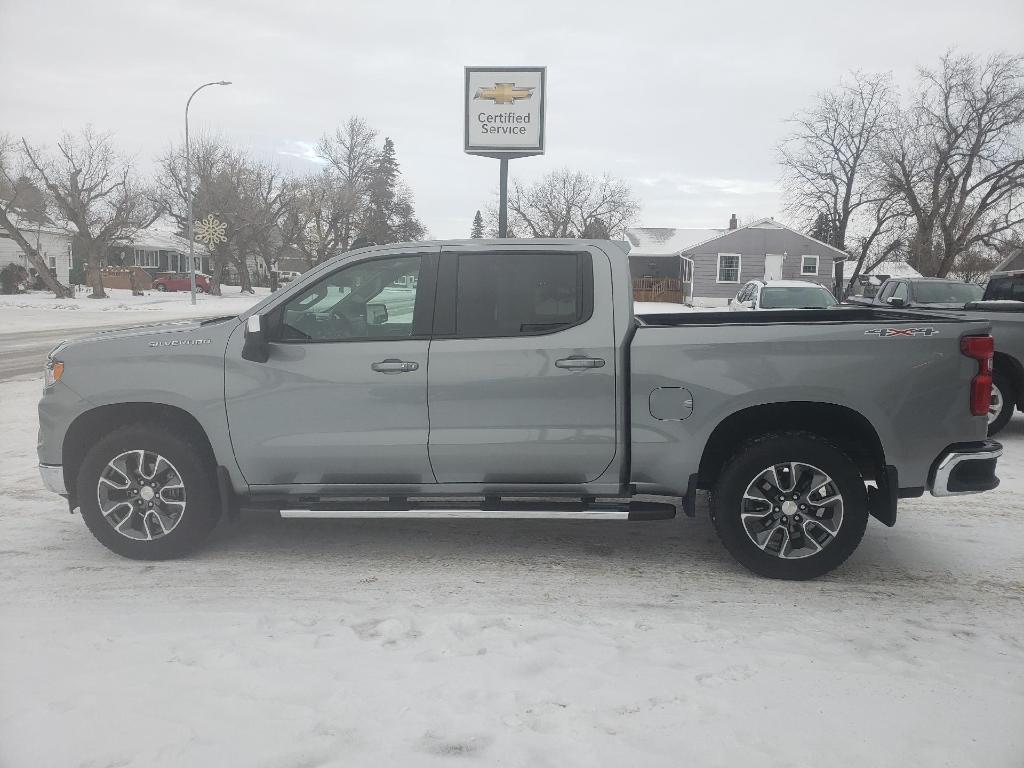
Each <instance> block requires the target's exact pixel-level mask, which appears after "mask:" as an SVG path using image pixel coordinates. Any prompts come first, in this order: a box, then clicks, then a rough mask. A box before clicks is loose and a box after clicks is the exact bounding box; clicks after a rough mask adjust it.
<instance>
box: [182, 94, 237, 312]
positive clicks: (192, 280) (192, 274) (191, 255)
mask: <svg viewBox="0 0 1024 768" xmlns="http://www.w3.org/2000/svg"><path fill="white" fill-rule="evenodd" d="M211 85H231V81H230V80H217V81H216V82H213V83H203V84H202V85H200V86H199V87H198V88H196V89H195V90H194V91H192V95H191V96H189V97H188V101H186V102H185V191H186V194H187V195H188V276H189V285H190V287H191V291H192V304H193V305H194V304H195V303H196V259H195V248H196V238H195V232H193V229H194V228H195V225H194V223H193V221H192V197H193V193H192V151H191V147H190V146H189V142H188V108H189V107H190V106H191V105H192V99H194V98H195V95H196V94H197V93H199V92H200V91H201V90H203V88H206V87H208V86H211Z"/></svg>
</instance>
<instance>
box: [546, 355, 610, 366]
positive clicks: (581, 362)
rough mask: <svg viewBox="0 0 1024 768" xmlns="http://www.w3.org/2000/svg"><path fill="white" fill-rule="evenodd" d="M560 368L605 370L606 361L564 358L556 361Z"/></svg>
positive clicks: (586, 358)
mask: <svg viewBox="0 0 1024 768" xmlns="http://www.w3.org/2000/svg"><path fill="white" fill-rule="evenodd" d="M555 365H556V366H557V367H559V368H603V367H604V360H602V359H601V358H600V357H563V358H562V359H561V360H555Z"/></svg>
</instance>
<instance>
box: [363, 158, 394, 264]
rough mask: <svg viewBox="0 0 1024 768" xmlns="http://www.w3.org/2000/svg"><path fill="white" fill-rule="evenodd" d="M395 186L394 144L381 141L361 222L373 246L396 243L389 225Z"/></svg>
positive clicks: (365, 236) (364, 236)
mask: <svg viewBox="0 0 1024 768" xmlns="http://www.w3.org/2000/svg"><path fill="white" fill-rule="evenodd" d="M397 184H398V160H397V158H396V157H395V143H394V142H393V141H391V139H390V138H385V139H384V147H383V148H382V149H381V151H380V153H379V154H378V155H377V161H376V162H375V163H374V169H373V180H372V181H371V182H370V194H369V200H368V201H367V206H366V218H365V219H364V221H363V227H362V233H361V234H362V237H363V238H365V239H366V240H368V241H370V242H372V243H377V244H380V243H393V242H395V239H396V238H395V237H394V232H393V231H392V226H391V213H392V209H393V208H394V204H395V187H396V186H397Z"/></svg>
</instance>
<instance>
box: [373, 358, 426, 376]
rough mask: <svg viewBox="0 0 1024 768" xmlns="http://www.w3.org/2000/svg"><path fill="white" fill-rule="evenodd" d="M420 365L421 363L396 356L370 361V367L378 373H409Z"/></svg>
mask: <svg viewBox="0 0 1024 768" xmlns="http://www.w3.org/2000/svg"><path fill="white" fill-rule="evenodd" d="M419 367H420V364H419V363H414V362H412V361H411V360H399V359H397V358H394V357H389V358H388V359H387V360H381V361H380V362H378V363H370V368H372V369H373V370H375V371H376V372H377V373H409V372H410V371H415V370H416V369H418V368H419Z"/></svg>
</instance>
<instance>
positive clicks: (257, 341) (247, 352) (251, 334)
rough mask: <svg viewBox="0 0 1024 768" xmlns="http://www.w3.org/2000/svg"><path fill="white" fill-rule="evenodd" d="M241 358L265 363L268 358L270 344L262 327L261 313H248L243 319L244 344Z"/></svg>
mask: <svg viewBox="0 0 1024 768" xmlns="http://www.w3.org/2000/svg"><path fill="white" fill-rule="evenodd" d="M242 358H243V359H244V360H252V361H253V362H254V363H265V362H267V360H269V359H270V345H269V344H268V343H267V332H266V330H265V329H264V328H263V316H262V315H249V319H248V320H246V321H245V345H244V346H243V347H242Z"/></svg>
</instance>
